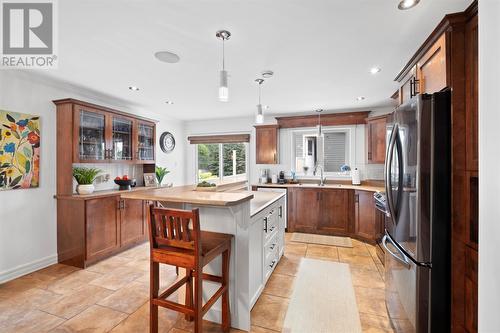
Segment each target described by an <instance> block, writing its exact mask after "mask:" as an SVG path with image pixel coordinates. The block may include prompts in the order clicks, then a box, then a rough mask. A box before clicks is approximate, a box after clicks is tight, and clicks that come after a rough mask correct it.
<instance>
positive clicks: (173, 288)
mask: <svg viewBox="0 0 500 333" xmlns="http://www.w3.org/2000/svg"><path fill="white" fill-rule="evenodd" d="M187 280H188V277H187V276H185V277H183V278H182V279H180V280H179V281H177V282H176V283H174V284H173V285H171V286H170V287H169V288H168V289H167V290H165V291H164V292H163V293H161V295H159V296H158V298H167V297H168V296H170V295H172V294H173V293H174V292H175V291H176V290H177V289H179V288H180V287H182V286H183V285H184V283H186V282H187Z"/></svg>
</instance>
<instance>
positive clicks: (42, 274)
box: [0, 234, 393, 333]
mask: <svg viewBox="0 0 500 333" xmlns="http://www.w3.org/2000/svg"><path fill="white" fill-rule="evenodd" d="M285 238H286V247H285V249H286V250H285V255H284V256H283V258H282V259H281V261H280V263H279V265H278V266H277V267H276V270H275V271H274V273H273V274H272V276H271V278H270V280H269V281H268V283H267V286H266V288H265V289H264V292H263V294H262V296H261V297H260V299H259V300H258V302H257V303H256V305H255V307H254V308H253V310H252V332H271V333H272V332H279V331H281V329H282V325H283V321H284V319H285V315H286V311H287V308H288V303H289V300H290V296H291V293H292V290H293V287H294V280H295V275H296V273H297V269H298V265H299V263H300V260H301V258H303V257H307V258H315V259H322V260H332V261H339V262H344V263H347V264H349V266H350V270H351V274H352V282H353V285H354V289H355V294H356V301H357V306H358V311H359V316H360V320H361V325H362V328H363V331H364V332H392V331H393V330H392V328H391V325H390V322H389V319H388V315H387V312H386V308H385V302H384V280H383V266H382V264H381V263H380V261H379V259H378V258H377V256H376V253H375V248H374V247H373V246H372V245H369V244H365V243H363V242H360V241H357V240H354V239H353V240H352V242H353V248H342V247H335V246H326V245H317V244H305V243H296V242H292V241H291V234H286V236H285ZM148 250H149V245H148V244H143V245H140V246H138V247H135V248H133V249H130V250H128V251H126V252H123V253H121V254H118V255H116V256H114V257H112V258H109V259H107V260H104V261H102V262H100V263H97V264H96V265H93V266H91V267H89V268H87V269H85V270H80V269H77V268H74V267H70V266H65V265H60V264H57V265H53V266H50V267H47V268H45V269H42V270H40V271H37V272H34V273H31V274H29V275H26V276H23V277H21V278H18V279H15V280H12V281H10V282H7V283H4V284H2V285H0V331H1V332H5V333H6V332H16V333H19V332H37V333H38V332H76V331H86V332H113V333H116V332H134V333H136V332H148V331H149V328H148V326H149V305H148V291H149V289H148V288H149V287H148V284H149V253H148ZM162 266H163V267H162V271H161V274H162V282H163V283H164V284H170V283H172V282H173V281H174V280H175V279H176V278H177V276H176V275H175V270H174V268H173V267H168V266H165V265H162ZM173 296H174V297H175V295H173ZM204 328H205V329H204V331H206V332H220V328H219V326H218V325H216V324H212V323H209V322H207V323H206V325H205V326H204ZM191 329H192V323H190V322H187V321H185V320H184V318H183V317H181V316H180V315H178V314H177V313H176V312H173V311H169V310H166V309H160V332H170V333H186V332H189V331H191ZM232 332H240V331H238V330H232Z"/></svg>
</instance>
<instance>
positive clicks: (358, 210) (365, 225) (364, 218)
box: [354, 191, 379, 239]
mask: <svg viewBox="0 0 500 333" xmlns="http://www.w3.org/2000/svg"><path fill="white" fill-rule="evenodd" d="M376 213H377V211H376V208H375V203H374V201H373V193H372V192H367V191H355V192H354V216H355V223H354V233H355V234H356V235H357V236H359V237H361V238H366V239H372V238H373V236H374V235H376V234H377V233H378V229H379V227H378V225H377V219H376Z"/></svg>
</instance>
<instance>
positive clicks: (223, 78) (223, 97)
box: [215, 30, 231, 102]
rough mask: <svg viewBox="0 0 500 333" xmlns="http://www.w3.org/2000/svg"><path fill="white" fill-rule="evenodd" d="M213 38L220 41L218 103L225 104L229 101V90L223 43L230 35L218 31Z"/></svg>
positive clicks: (227, 32)
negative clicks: (220, 57)
mask: <svg viewBox="0 0 500 333" xmlns="http://www.w3.org/2000/svg"><path fill="white" fill-rule="evenodd" d="M215 36H216V37H217V38H219V39H221V40H222V70H221V71H220V82H219V101H221V102H227V101H228V99H229V90H228V86H227V71H226V68H225V54H224V51H225V50H224V43H225V41H226V40H228V39H229V37H231V33H230V32H229V31H227V30H219V31H217V32H216V33H215Z"/></svg>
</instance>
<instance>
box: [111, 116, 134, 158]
mask: <svg viewBox="0 0 500 333" xmlns="http://www.w3.org/2000/svg"><path fill="white" fill-rule="evenodd" d="M132 128H133V121H132V120H131V119H127V118H119V117H113V147H112V159H113V160H117V161H131V160H133V155H132V142H133V140H132V136H133V130H132Z"/></svg>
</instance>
